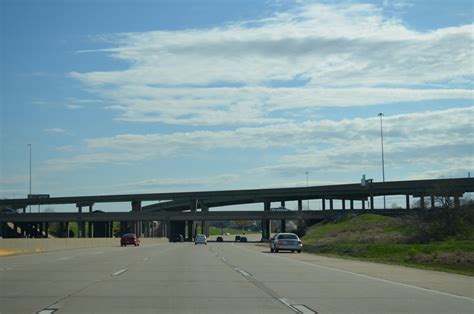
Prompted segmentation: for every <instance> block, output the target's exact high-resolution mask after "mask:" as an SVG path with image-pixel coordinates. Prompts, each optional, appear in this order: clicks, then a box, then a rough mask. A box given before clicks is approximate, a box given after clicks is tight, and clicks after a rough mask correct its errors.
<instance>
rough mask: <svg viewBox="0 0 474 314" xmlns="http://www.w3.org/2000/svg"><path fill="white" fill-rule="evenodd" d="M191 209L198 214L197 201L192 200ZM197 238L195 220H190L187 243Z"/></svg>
mask: <svg viewBox="0 0 474 314" xmlns="http://www.w3.org/2000/svg"><path fill="white" fill-rule="evenodd" d="M189 209H190V210H191V212H192V213H195V212H196V209H197V199H194V198H193V199H191V200H190V202H189ZM195 236H196V226H195V224H194V221H193V220H188V234H187V241H189V242H192V241H193V240H194V237H195Z"/></svg>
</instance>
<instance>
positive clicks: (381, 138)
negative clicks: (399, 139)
mask: <svg viewBox="0 0 474 314" xmlns="http://www.w3.org/2000/svg"><path fill="white" fill-rule="evenodd" d="M378 116H379V117H380V143H381V145H382V180H383V182H385V161H384V154H383V126H382V117H383V113H382V112H381V113H379V114H378ZM386 207H387V206H386V204H385V194H384V196H383V209H386Z"/></svg>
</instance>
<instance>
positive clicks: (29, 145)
mask: <svg viewBox="0 0 474 314" xmlns="http://www.w3.org/2000/svg"><path fill="white" fill-rule="evenodd" d="M28 147H29V148H30V194H29V195H31V144H28ZM30 213H31V205H30Z"/></svg>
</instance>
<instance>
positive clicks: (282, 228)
mask: <svg viewBox="0 0 474 314" xmlns="http://www.w3.org/2000/svg"><path fill="white" fill-rule="evenodd" d="M280 232H286V220H284V219H282V220H281V225H280Z"/></svg>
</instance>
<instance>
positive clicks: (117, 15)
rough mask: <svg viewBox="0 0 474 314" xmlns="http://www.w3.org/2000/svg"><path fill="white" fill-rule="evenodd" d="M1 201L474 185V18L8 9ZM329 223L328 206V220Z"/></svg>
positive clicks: (444, 13) (180, 6) (104, 7)
mask: <svg viewBox="0 0 474 314" xmlns="http://www.w3.org/2000/svg"><path fill="white" fill-rule="evenodd" d="M0 12H1V18H0V19H1V27H0V29H1V34H0V44H1V61H0V62H1V87H0V88H1V98H0V101H1V103H0V104H1V111H0V114H1V116H0V123H1V126H0V130H1V137H0V141H1V145H0V149H1V151H0V153H1V155H0V158H1V159H0V160H1V168H0V171H1V178H0V197H2V198H12V197H24V196H25V195H26V194H27V193H28V180H29V168H28V167H29V151H28V147H27V144H28V143H32V147H33V176H32V181H33V193H47V194H51V195H52V196H66V195H90V194H116V193H134V192H137V193H138V192H164V191H188V190H211V189H234V188H264V187H286V186H305V185H306V176H305V172H306V171H308V172H309V183H310V184H311V185H321V184H333V183H350V182H358V181H359V180H360V177H361V176H362V174H366V175H367V177H369V178H374V180H375V181H380V180H381V161H380V133H379V132H380V129H379V128H380V124H379V119H378V117H377V114H378V113H379V112H383V113H384V114H385V116H384V132H385V142H384V144H385V160H386V169H385V170H386V179H387V180H409V179H421V178H445V177H462V176H467V173H468V172H469V171H471V172H472V173H474V169H473V168H474V167H473V154H472V153H473V140H472V138H474V136H473V135H474V134H473V133H474V132H473V122H474V117H473V112H474V106H473V92H472V86H473V85H472V83H473V75H474V69H473V64H474V60H473V59H474V54H473V51H472V45H473V24H472V22H473V4H472V1H463V0H456V1H440V0H437V1H436V0H435V1H390V0H385V1H246V0H244V1H216V0H214V1H134V2H130V1H114V2H113V3H112V2H111V1H105V0H102V1H85V0H83V1H71V2H67V4H66V2H64V1H11V0H3V1H1V2H0ZM313 206H317V205H316V203H315V204H314V205H313Z"/></svg>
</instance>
